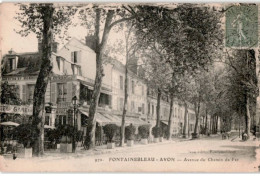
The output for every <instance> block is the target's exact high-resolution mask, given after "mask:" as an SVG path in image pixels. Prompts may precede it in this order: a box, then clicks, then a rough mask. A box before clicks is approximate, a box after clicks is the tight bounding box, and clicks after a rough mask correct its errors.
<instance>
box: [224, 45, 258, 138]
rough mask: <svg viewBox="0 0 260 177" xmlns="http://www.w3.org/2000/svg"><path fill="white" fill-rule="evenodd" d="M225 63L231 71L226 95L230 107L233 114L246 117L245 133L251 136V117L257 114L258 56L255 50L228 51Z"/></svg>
mask: <svg viewBox="0 0 260 177" xmlns="http://www.w3.org/2000/svg"><path fill="white" fill-rule="evenodd" d="M226 54H227V55H226V58H225V60H221V61H220V62H222V63H224V64H225V65H226V67H227V68H228V69H229V72H228V78H229V81H230V83H231V84H229V85H227V92H225V94H226V95H227V96H228V97H229V98H230V101H229V105H230V109H231V110H233V112H236V113H237V114H238V115H241V116H244V120H245V125H246V126H245V133H247V135H248V137H249V136H250V126H251V116H252V115H254V114H255V107H256V97H257V96H258V90H259V88H258V86H257V76H256V72H255V71H256V54H255V51H254V50H246V49H245V50H231V52H230V51H226Z"/></svg>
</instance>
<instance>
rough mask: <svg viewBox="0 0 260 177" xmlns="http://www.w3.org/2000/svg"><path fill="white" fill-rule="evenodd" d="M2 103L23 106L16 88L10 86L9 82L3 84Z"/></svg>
mask: <svg viewBox="0 0 260 177" xmlns="http://www.w3.org/2000/svg"><path fill="white" fill-rule="evenodd" d="M1 103H2V104H11V105H21V104H22V100H21V99H20V98H19V96H18V95H17V93H16V92H15V90H14V88H13V87H11V86H10V85H8V82H1Z"/></svg>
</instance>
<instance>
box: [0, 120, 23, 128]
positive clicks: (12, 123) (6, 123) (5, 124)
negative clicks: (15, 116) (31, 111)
mask: <svg viewBox="0 0 260 177" xmlns="http://www.w3.org/2000/svg"><path fill="white" fill-rule="evenodd" d="M0 125H3V126H15V127H17V126H18V125H19V124H18V123H15V122H10V121H9V122H1V123H0Z"/></svg>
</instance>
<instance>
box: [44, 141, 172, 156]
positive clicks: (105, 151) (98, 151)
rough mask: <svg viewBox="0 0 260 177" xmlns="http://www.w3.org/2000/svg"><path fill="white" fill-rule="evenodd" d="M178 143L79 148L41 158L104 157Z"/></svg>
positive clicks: (55, 151) (48, 154)
mask: <svg viewBox="0 0 260 177" xmlns="http://www.w3.org/2000/svg"><path fill="white" fill-rule="evenodd" d="M171 143H176V141H174V140H170V141H169V140H165V139H164V141H163V142H159V143H149V144H146V145H144V144H140V143H136V144H134V146H132V147H129V146H127V145H126V144H125V145H124V147H115V148H114V149H107V145H102V146H96V147H95V149H92V150H84V148H83V147H77V149H76V152H75V153H60V150H59V149H56V150H53V151H45V152H44V156H43V157H40V159H41V161H42V160H43V161H44V160H59V159H64V158H82V157H86V156H94V155H102V154H110V153H114V152H124V151H129V150H130V151H131V150H134V149H139V148H144V147H153V146H158V145H164V144H171Z"/></svg>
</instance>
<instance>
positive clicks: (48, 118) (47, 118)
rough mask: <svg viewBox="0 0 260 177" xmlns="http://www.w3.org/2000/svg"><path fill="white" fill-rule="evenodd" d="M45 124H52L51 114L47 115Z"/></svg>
mask: <svg viewBox="0 0 260 177" xmlns="http://www.w3.org/2000/svg"><path fill="white" fill-rule="evenodd" d="M44 125H50V116H45V124H44Z"/></svg>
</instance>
